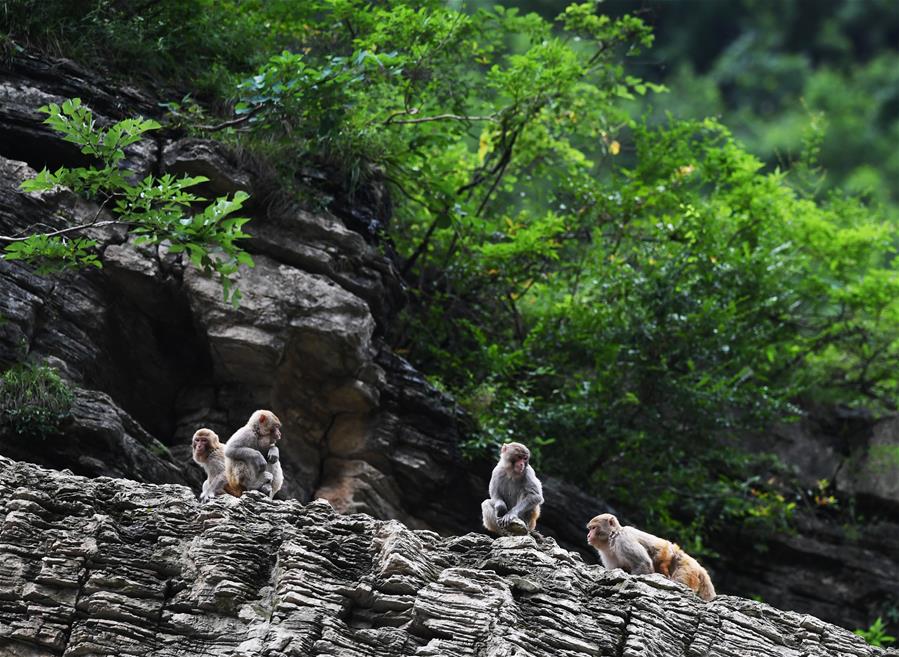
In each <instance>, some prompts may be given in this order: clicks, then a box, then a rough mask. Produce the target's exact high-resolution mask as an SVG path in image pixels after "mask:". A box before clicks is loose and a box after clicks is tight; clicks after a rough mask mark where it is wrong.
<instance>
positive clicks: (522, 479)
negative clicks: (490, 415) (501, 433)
mask: <svg viewBox="0 0 899 657" xmlns="http://www.w3.org/2000/svg"><path fill="white" fill-rule="evenodd" d="M530 458H531V452H530V450H529V449H528V448H527V447H525V446H524V445H522V444H521V443H506V444H505V445H503V446H502V448H500V454H499V462H498V463H497V464H496V467H495V468H493V474H492V475H491V477H490V484H489V486H488V494H489V495H490V499H487V500H484V501H483V502H482V503H481V514H482V518H483V522H484V527H486V528H487V529H488V530H490V531H492V532H494V533H496V534H499V535H501V536H502V535H506V534H518V535H524V534H527V533H528V531H534V528H535V527H536V526H537V518H539V517H540V505H541V504H543V486H542V485H541V484H540V480H539V479H537V475H536V473H535V472H534V468H533V467H531V465H530V464H529V463H528V461H529V460H530Z"/></svg>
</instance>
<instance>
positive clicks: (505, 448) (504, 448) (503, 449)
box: [499, 443, 509, 454]
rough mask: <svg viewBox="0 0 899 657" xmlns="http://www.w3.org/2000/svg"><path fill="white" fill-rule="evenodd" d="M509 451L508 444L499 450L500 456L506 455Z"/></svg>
mask: <svg viewBox="0 0 899 657" xmlns="http://www.w3.org/2000/svg"><path fill="white" fill-rule="evenodd" d="M508 450H509V443H506V444H505V445H503V446H502V447H500V448H499V453H500V454H505V453H506V452H507V451H508Z"/></svg>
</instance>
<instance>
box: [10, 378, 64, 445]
mask: <svg viewBox="0 0 899 657" xmlns="http://www.w3.org/2000/svg"><path fill="white" fill-rule="evenodd" d="M71 408H72V391H71V390H70V389H69V387H68V386H67V385H66V383H65V382H64V381H63V380H62V379H61V378H60V377H59V374H57V373H56V370H54V369H52V368H50V367H47V366H45V365H35V364H32V363H22V364H18V365H14V366H13V367H11V368H10V369H8V370H6V372H4V373H3V375H2V376H0V427H2V428H3V430H4V431H6V432H11V433H12V434H14V435H15V436H17V437H18V438H46V437H47V436H49V435H51V434H53V433H54V432H56V431H57V429H58V428H59V425H60V423H61V422H62V420H63V419H65V418H66V417H67V416H68V415H69V411H70V410H71Z"/></svg>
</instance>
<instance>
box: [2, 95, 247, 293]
mask: <svg viewBox="0 0 899 657" xmlns="http://www.w3.org/2000/svg"><path fill="white" fill-rule="evenodd" d="M41 111H42V112H44V113H46V114H48V118H47V119H46V121H45V123H47V124H48V125H49V126H50V127H51V128H53V129H54V130H56V131H57V132H59V133H61V134H62V136H63V138H64V139H65V140H66V141H69V142H72V143H74V144H77V145H79V146H81V150H82V152H83V153H84V154H86V155H91V156H93V157H94V158H96V161H97V165H94V166H88V167H75V168H67V167H62V168H60V169H58V170H57V171H55V172H52V173H51V172H50V171H48V170H46V169H45V170H44V171H41V172H40V173H38V174H37V176H35V177H34V178H32V179H30V180H26V181H24V182H23V183H22V185H21V189H22V190H23V191H25V192H40V191H46V190H49V189H52V188H53V187H55V186H57V185H59V186H63V187H68V188H69V189H71V190H72V191H73V192H75V193H77V194H80V195H81V196H84V197H85V198H87V199H90V200H92V201H94V202H96V203H97V204H98V206H99V209H98V210H97V213H96V216H95V218H94V219H93V220H92V221H90V220H88V221H87V222H86V223H85V224H83V225H81V226H78V225H74V226H67V227H64V228H61V229H58V230H56V231H53V232H51V233H39V232H35V233H34V234H32V235H28V236H27V237H26V239H18V238H17V239H14V240H9V241H8V243H7V244H6V245H5V247H4V251H3V257H4V258H5V259H7V260H23V261H26V262H31V263H35V264H37V266H38V269H39V271H41V272H50V271H57V270H60V269H65V268H69V267H84V266H91V267H99V266H100V265H101V262H100V259H99V257H98V254H97V252H96V246H97V242H96V241H94V240H90V239H85V238H83V237H81V236H79V233H81V232H82V231H84V230H87V229H90V228H91V227H92V226H94V225H95V224H97V222H98V221H99V220H100V218H101V216H104V215H102V213H103V211H104V210H105V211H107V212H109V213H111V216H112V219H110V218H104V220H103V221H104V223H110V222H112V223H118V224H121V225H123V226H126V227H127V229H128V230H129V231H130V232H131V234H133V235H134V236H135V238H136V240H137V241H138V242H142V243H148V244H162V243H166V244H167V245H168V248H169V251H170V252H172V253H179V252H181V251H186V252H187V253H188V254H189V256H190V261H191V263H192V264H193V265H194V266H195V267H197V268H198V269H201V270H203V271H205V272H207V273H214V274H216V275H218V276H219V278H220V279H221V282H222V286H223V291H224V294H225V298H226V299H231V300H232V301H233V302H235V303H236V302H237V300H238V299H239V291H238V290H237V289H236V288H234V287H233V276H234V274H235V273H236V272H237V269H238V265H246V266H252V259H251V258H250V257H249V255H247V254H246V253H245V252H244V251H243V250H242V249H241V248H240V247H239V246H238V245H237V243H236V242H237V241H238V240H240V239H242V238H244V237H247V235H246V234H245V233H244V232H243V231H242V230H241V228H242V226H243V225H244V224H245V223H246V222H247V221H248V219H245V218H238V217H234V216H233V214H234V213H235V212H237V211H238V210H240V208H241V207H242V205H243V203H244V201H245V200H246V199H247V197H248V196H247V194H246V193H245V192H237V193H236V194H235V195H234V197H233V198H231V199H229V198H225V197H221V198H218V199H216V200H215V201H213V202H212V203H208V204H205V205H201V207H200V208H199V209H198V210H195V206H197V205H198V204H202V203H203V202H204V201H205V199H203V198H202V197H200V196H198V195H196V194H194V193H192V192H191V191H188V190H189V188H192V187H195V186H196V185H198V184H200V183H203V182H206V181H207V178H205V177H203V176H195V177H192V178H191V177H182V178H176V177H175V176H173V175H170V174H164V175H162V176H158V177H157V176H153V175H148V176H146V177H144V178H143V179H141V180H139V181H137V182H132V181H131V180H130V178H129V176H130V175H131V172H129V171H128V170H127V169H123V168H121V163H122V161H123V159H124V157H125V150H124V149H126V148H127V147H128V146H131V145H133V144H135V143H137V142H138V141H139V140H140V139H141V138H142V135H143V134H144V133H146V132H148V131H150V130H155V129H157V128H159V127H160V126H159V124H158V123H157V122H155V121H152V120H146V119H139V118H135V119H126V120H123V121H119V122H118V123H116V124H114V125H112V126H110V127H109V128H108V129H103V128H100V127H98V126H97V124H96V122H95V120H94V117H93V113H92V112H91V111H90V109H89V108H88V107H86V106H85V105H83V104H82V103H81V101H80V99H78V98H73V99H70V100H66V101H65V102H63V103H62V105H57V104H51V105H48V106H46V107H42V108H41Z"/></svg>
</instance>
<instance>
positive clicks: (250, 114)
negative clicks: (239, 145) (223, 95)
mask: <svg viewBox="0 0 899 657" xmlns="http://www.w3.org/2000/svg"><path fill="white" fill-rule="evenodd" d="M263 107H265V105H256V107H254V108H253V109H251V110H250V111H249V112H247V113H246V114H244V115H242V116H238V117H237V118H236V119H230V120H228V121H223V122H222V123H217V124H216V125H200V126H197V128H199V129H200V130H205V131H206V132H218V131H219V130H224V129H226V128H233V127H234V126H236V125H240V124H242V123H246V122H247V121H249V120H250V119H251V118H253V116H254V115H255V114H258V113H259V112H260V111H261V110H262V108H263Z"/></svg>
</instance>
